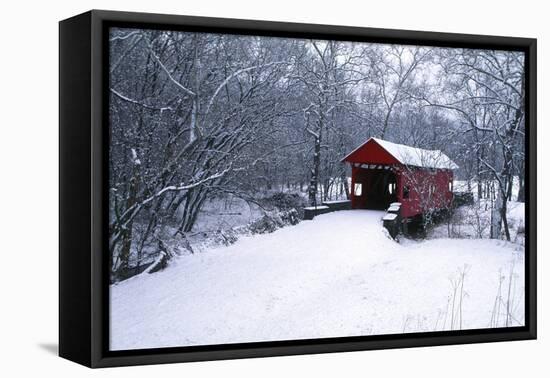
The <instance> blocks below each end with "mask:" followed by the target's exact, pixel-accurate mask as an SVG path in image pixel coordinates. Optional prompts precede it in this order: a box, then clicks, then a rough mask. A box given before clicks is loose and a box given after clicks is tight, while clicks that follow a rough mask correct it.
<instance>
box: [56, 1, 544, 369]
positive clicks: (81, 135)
mask: <svg viewBox="0 0 550 378" xmlns="http://www.w3.org/2000/svg"><path fill="white" fill-rule="evenodd" d="M111 26H126V27H146V28H153V29H170V30H186V31H208V32H216V33H233V34H253V35H262V36H286V37H306V38H318V39H333V40H346V41H367V42H383V43H398V44H420V45H431V46H448V47H470V48H485V49H502V50H516V51H523V52H525V54H526V55H525V56H526V63H525V68H526V93H527V94H528V95H527V97H526V104H525V105H526V109H527V112H526V131H527V135H526V138H525V142H526V152H527V161H526V172H525V173H526V193H527V194H528V200H527V202H526V225H525V226H526V236H527V238H526V246H525V263H526V274H525V280H526V282H525V301H526V308H525V321H526V325H525V326H523V327H514V328H496V329H481V330H463V331H445V332H426V333H412V334H398V335H396V334H394V335H379V336H361V337H343V338H331V339H312V340H294V341H277V342H259V343H246V344H225V345H210V346H191V347H177V348H162V349H147V350H129V351H109V350H108V324H109V318H108V305H109V303H108V292H109V286H108V285H109V279H108V269H107V265H106V264H107V263H108V262H107V260H108V259H107V258H106V256H105V254H104V253H102V251H104V250H105V245H106V240H107V233H108V229H107V226H108V211H107V206H106V205H107V202H106V198H107V195H108V193H107V189H106V188H107V185H106V181H107V180H108V176H107V162H108V133H107V127H108V112H107V108H108V106H107V105H108V97H109V96H108V91H107V83H108V81H107V80H108V75H107V74H106V73H107V71H108V70H107V69H106V67H108V53H107V52H108V39H107V37H106V36H107V34H108V32H107V30H108V28H109V27H111ZM536 46H537V44H536V39H529V38H512V37H496V36H484V35H467V34H449V33H434V32H419V31H406V30H386V29H372V28H357V27H343V26H329V25H312V24H297V23H282V22H266V21H250V20H236V19H222V18H204V17H189V16H175V15H161V14H145V13H127V12H114V11H102V10H92V11H89V12H86V13H84V14H81V15H78V16H75V17H72V18H69V19H67V20H64V21H61V22H60V24H59V90H60V95H59V145H60V147H59V159H60V162H59V172H60V175H59V186H60V192H59V212H60V217H59V218H60V224H59V354H60V356H61V357H64V358H67V359H69V360H72V361H75V362H77V363H80V364H83V365H86V366H89V367H109V366H120V365H139V364H156V363H169V362H186V361H202V360H218V359H232V358H248V357H265V356H279V355H296V354H308V353H327V352H344V351H357V350H369V349H386V348H407V347H419V346H435V345H448V344H467V343H480V342H495V341H511V340H527V339H535V338H536V330H537V316H536V312H537V311H536V309H537V295H536V294H537V293H536V274H537V272H536V203H537V202H536V200H537V199H536V84H537V82H536V71H537V68H536V59H537V55H536V54H537V53H536V49H537V47H536Z"/></svg>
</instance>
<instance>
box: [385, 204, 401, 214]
mask: <svg viewBox="0 0 550 378" xmlns="http://www.w3.org/2000/svg"><path fill="white" fill-rule="evenodd" d="M399 209H401V206H398V205H390V207H388V211H389V212H390V213H394V212H397V211H399Z"/></svg>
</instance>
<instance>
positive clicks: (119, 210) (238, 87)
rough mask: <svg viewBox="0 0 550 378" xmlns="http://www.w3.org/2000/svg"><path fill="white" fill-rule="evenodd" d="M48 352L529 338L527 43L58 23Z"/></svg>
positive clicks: (237, 351) (531, 180) (271, 28)
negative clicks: (54, 348)
mask: <svg viewBox="0 0 550 378" xmlns="http://www.w3.org/2000/svg"><path fill="white" fill-rule="evenodd" d="M59 69H60V277H59V282H60V283H59V288H60V296H59V298H60V328H59V329H60V334H59V343H60V345H59V347H60V355H61V356H62V357H65V358H68V359H70V360H73V361H76V362H78V363H81V364H84V365H87V366H90V367H106V366H116V365H135V364H152V363H165V362H180V361H199V360H212V359H227V358H242V357H260V356H275V355H289V354H304V353H322V352H337V351H352V350H367V349H381V348H402V347H413V346H428V345H445V344H456V343H475V342H489V341H505V340H524V339H532V338H535V337H536V285H535V284H536V244H535V243H536V239H535V235H536V191H535V188H536V177H535V172H536V170H535V164H536V162H535V156H536V154H535V148H536V129H535V125H536V118H535V117H536V96H535V93H536V40H534V39H525V38H512V37H494V36H479V35H463V34H443V33H432V32H413V31H400V30H382V29H369V28H352V27H340V26H326V25H306V24H291V23H277V22H264V21H261V22H260V21H246V20H231V19H212V18H201V17H186V16H171V15H157V14H141V13H123V12H111V11H90V12H88V13H85V14H82V15H79V16H75V17H73V18H70V19H67V20H64V21H62V22H60V67H59Z"/></svg>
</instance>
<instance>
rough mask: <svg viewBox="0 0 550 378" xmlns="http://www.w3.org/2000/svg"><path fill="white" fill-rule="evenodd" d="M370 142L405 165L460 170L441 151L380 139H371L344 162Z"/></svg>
mask: <svg viewBox="0 0 550 378" xmlns="http://www.w3.org/2000/svg"><path fill="white" fill-rule="evenodd" d="M370 141H375V142H376V143H378V144H379V145H380V146H381V147H382V148H383V149H384V150H386V151H387V152H388V153H389V154H390V155H392V156H393V157H394V158H395V159H397V160H398V161H399V162H400V163H401V164H403V165H410V166H415V167H423V168H437V169H457V168H458V165H456V164H455V163H454V162H453V161H452V160H451V159H450V158H449V157H448V156H447V155H445V154H444V153H443V152H441V151H440V150H425V149H422V148H416V147H411V146H407V145H404V144H397V143H392V142H388V141H386V140H383V139H378V138H369V139H368V140H367V141H366V142H365V143H363V144H362V145H360V146H359V147H357V148H356V149H355V150H353V151H352V152H350V153H349V154H348V155H347V156H346V157H345V158H344V159H342V160H346V159H347V158H348V157H349V156H351V155H352V154H353V153H355V152H356V151H358V150H359V149H361V148H362V147H363V146H365V145H366V144H367V143H369V142H370Z"/></svg>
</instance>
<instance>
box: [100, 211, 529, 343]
mask: <svg viewBox="0 0 550 378" xmlns="http://www.w3.org/2000/svg"><path fill="white" fill-rule="evenodd" d="M382 216H383V213H382V212H378V211H369V210H351V211H340V212H335V213H330V214H325V215H321V216H318V217H316V218H315V219H314V220H313V221H303V222H301V223H300V224H298V225H296V226H292V227H285V228H282V229H279V230H277V231H275V232H273V233H271V234H263V235H255V236H250V237H243V238H241V239H239V240H238V241H237V242H236V243H235V244H233V245H231V246H229V247H218V248H212V249H209V250H207V251H205V252H202V253H197V254H194V255H183V256H180V257H179V258H177V259H176V260H175V261H173V262H172V264H171V265H170V266H169V267H168V268H167V269H165V270H164V271H161V272H158V273H154V274H141V275H139V276H135V277H133V278H131V279H129V280H126V281H123V282H120V283H118V284H115V285H113V286H111V314H110V315H111V321H110V323H111V324H110V326H111V327H110V334H111V340H110V346H111V349H112V350H121V349H135V348H158V347H170V346H189V345H206V344H222V343H242V342H256V341H272V340H290V339H309V338H323V337H342V336H358V335H371V334H390V333H402V332H417V331H433V330H442V329H459V328H462V329H472V328H487V327H496V326H505V325H506V322H508V325H510V326H514V325H520V324H522V323H523V319H524V308H523V302H524V298H523V293H524V285H523V282H524V259H523V247H521V246H518V245H517V244H513V243H508V242H504V241H500V240H489V239H443V238H440V239H433V240H427V241H422V242H417V241H409V240H403V241H402V242H401V243H396V242H394V241H393V240H391V239H389V238H388V237H387V236H386V235H387V234H386V232H385V230H384V229H383V227H382V224H381V221H380V219H381V217H382ZM512 271H513V273H511V272H512ZM462 274H463V277H464V279H463V280H462V281H461V279H460V277H461V275H462ZM510 277H512V284H511V285H508V283H509V281H508V280H509V278H510ZM462 284H463V285H462ZM461 287H463V289H461ZM499 287H500V294H499ZM509 287H510V290H508V288H509ZM508 291H510V292H509V293H508ZM499 298H500V299H499ZM508 303H509V305H510V306H509V308H510V311H509V312H507V311H506V304H508ZM507 314H508V315H507Z"/></svg>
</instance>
